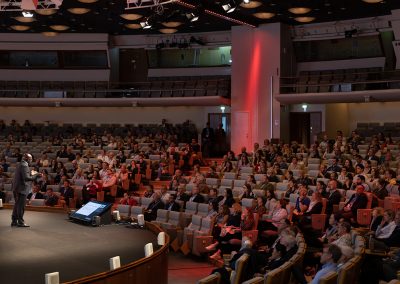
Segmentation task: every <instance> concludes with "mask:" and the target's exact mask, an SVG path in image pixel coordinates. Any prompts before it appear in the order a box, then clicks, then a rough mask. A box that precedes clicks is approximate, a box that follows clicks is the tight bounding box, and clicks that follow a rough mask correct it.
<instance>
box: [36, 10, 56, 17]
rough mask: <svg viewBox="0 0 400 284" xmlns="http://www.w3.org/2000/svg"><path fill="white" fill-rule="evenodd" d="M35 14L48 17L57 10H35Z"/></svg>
mask: <svg viewBox="0 0 400 284" xmlns="http://www.w3.org/2000/svg"><path fill="white" fill-rule="evenodd" d="M35 13H36V14H39V15H42V16H50V15H53V14H55V13H57V10H56V9H38V10H35Z"/></svg>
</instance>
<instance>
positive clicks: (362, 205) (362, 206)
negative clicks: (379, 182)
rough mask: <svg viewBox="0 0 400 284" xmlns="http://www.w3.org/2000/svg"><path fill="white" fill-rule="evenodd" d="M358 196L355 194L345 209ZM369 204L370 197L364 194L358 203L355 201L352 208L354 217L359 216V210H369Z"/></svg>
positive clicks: (359, 197)
mask: <svg viewBox="0 0 400 284" xmlns="http://www.w3.org/2000/svg"><path fill="white" fill-rule="evenodd" d="M356 197H357V196H356V194H353V195H352V196H351V198H350V200H349V201H348V202H347V203H346V204H345V205H344V206H345V207H346V206H347V204H349V203H350V202H352V201H353V199H354V198H356ZM367 203H368V197H367V195H366V194H365V193H362V194H360V195H359V196H358V198H357V199H356V201H354V203H353V206H351V212H353V215H354V216H357V210H358V209H365V208H367Z"/></svg>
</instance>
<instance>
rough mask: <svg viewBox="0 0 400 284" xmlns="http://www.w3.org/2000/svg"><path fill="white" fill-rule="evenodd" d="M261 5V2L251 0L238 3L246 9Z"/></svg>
mask: <svg viewBox="0 0 400 284" xmlns="http://www.w3.org/2000/svg"><path fill="white" fill-rule="evenodd" d="M261 5H262V3H261V2H259V1H251V2H249V1H248V2H246V1H243V2H242V3H241V4H240V6H241V7H243V8H246V9H254V8H257V7H260V6H261Z"/></svg>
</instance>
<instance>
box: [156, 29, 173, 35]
mask: <svg viewBox="0 0 400 284" xmlns="http://www.w3.org/2000/svg"><path fill="white" fill-rule="evenodd" d="M158 31H159V32H160V33H163V34H173V33H176V32H177V31H178V30H177V29H159V30H158Z"/></svg>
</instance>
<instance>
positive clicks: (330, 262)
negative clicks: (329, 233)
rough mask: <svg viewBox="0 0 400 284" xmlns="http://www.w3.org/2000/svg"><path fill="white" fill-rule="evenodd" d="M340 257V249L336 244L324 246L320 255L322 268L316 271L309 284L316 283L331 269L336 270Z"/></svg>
mask: <svg viewBox="0 0 400 284" xmlns="http://www.w3.org/2000/svg"><path fill="white" fill-rule="evenodd" d="M341 257H342V251H341V250H340V248H339V247H338V246H337V245H334V244H331V245H329V246H328V247H324V249H323V251H322V256H321V264H322V268H321V270H319V271H318V272H317V274H316V275H315V277H314V279H313V280H312V282H311V284H318V283H319V280H320V279H321V277H323V276H325V275H326V274H328V273H329V272H331V271H334V272H336V270H337V263H338V261H339V260H340V258H341Z"/></svg>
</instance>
